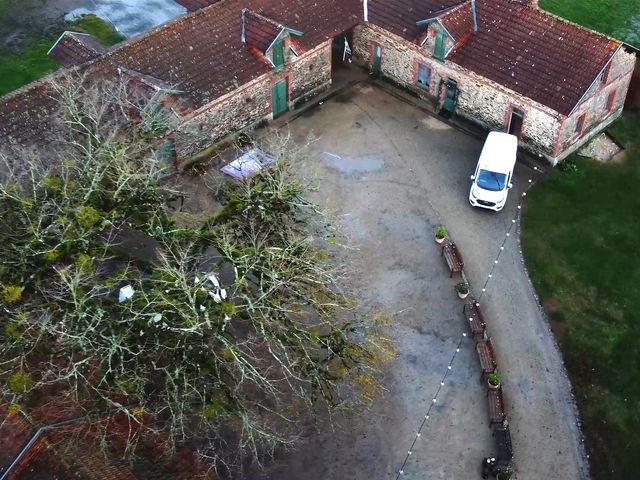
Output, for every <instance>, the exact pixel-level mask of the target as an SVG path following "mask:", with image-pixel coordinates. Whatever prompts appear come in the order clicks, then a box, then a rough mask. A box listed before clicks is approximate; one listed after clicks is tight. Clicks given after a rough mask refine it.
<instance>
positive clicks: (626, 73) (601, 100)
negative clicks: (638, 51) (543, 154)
mask: <svg viewBox="0 0 640 480" xmlns="http://www.w3.org/2000/svg"><path fill="white" fill-rule="evenodd" d="M611 62H612V63H611V68H610V70H609V75H608V78H607V79H606V80H607V81H606V83H603V82H601V81H596V82H595V83H594V85H592V86H591V88H590V89H589V91H588V93H587V95H586V96H585V99H584V100H583V102H582V103H581V104H580V105H579V106H578V108H577V109H576V111H575V112H574V113H573V114H572V115H571V116H570V117H568V118H567V119H566V121H565V122H564V125H563V127H562V133H561V136H560V141H559V142H558V146H557V147H556V149H557V151H558V152H557V153H560V152H562V156H566V155H567V154H568V153H570V152H571V151H574V150H575V149H576V148H578V147H579V146H581V145H583V144H584V143H586V142H587V141H588V140H589V139H590V138H591V137H593V136H594V135H596V134H597V133H598V132H600V131H602V130H603V128H604V127H606V126H607V125H608V124H609V123H611V122H612V121H613V120H615V118H617V117H618V116H619V115H620V114H621V113H622V109H623V107H624V101H625V98H626V96H627V90H628V89H629V83H630V82H631V76H632V75H633V69H634V66H635V62H636V58H635V55H634V54H632V53H627V52H626V51H625V50H624V49H620V50H618V52H617V53H616V54H615V56H614V57H613V59H612V60H611ZM614 92H615V93H614ZM612 93H614V95H615V99H614V103H613V107H612V108H611V109H609V108H608V101H609V95H610V94H612ZM583 115H585V121H584V128H583V130H582V132H580V131H579V128H578V127H579V121H580V118H581V117H582V116H583Z"/></svg>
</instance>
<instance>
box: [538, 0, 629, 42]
mask: <svg viewBox="0 0 640 480" xmlns="http://www.w3.org/2000/svg"><path fill="white" fill-rule="evenodd" d="M540 8H542V9H544V10H547V11H549V12H551V13H554V14H556V15H558V16H560V17H563V18H566V19H568V20H571V21H572V22H575V23H579V24H580V25H584V26H585V27H588V28H591V29H593V30H597V31H599V32H602V33H605V34H607V35H611V36H614V37H616V38H619V39H621V40H624V41H627V42H629V43H632V44H636V43H639V42H638V41H639V40H640V37H639V36H638V28H639V27H640V0H580V1H575V0H540Z"/></svg>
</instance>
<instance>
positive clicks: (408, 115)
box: [248, 83, 588, 480]
mask: <svg viewBox="0 0 640 480" xmlns="http://www.w3.org/2000/svg"><path fill="white" fill-rule="evenodd" d="M286 128H289V129H290V130H291V133H292V135H293V136H294V138H296V139H297V140H299V141H304V139H305V138H307V136H308V135H309V134H310V133H313V134H315V135H316V136H317V137H319V140H318V141H317V142H316V143H315V144H314V145H313V149H314V153H315V155H314V156H315V163H314V165H313V166H309V169H310V170H309V172H313V173H314V174H316V175H317V176H318V177H319V179H320V180H321V183H320V185H321V188H320V192H319V193H318V201H320V202H321V203H323V204H324V205H325V206H326V207H327V208H328V209H329V210H330V211H332V212H333V213H334V214H335V215H337V218H338V219H339V223H341V225H342V227H343V229H344V230H345V232H346V233H347V234H348V235H349V237H350V241H351V244H353V245H355V246H357V249H356V250H350V251H347V252H345V253H344V254H343V258H342V260H344V261H345V262H348V264H349V265H351V266H352V267H353V268H352V269H353V271H354V274H353V275H352V276H351V278H350V279H349V284H350V285H351V286H352V288H353V293H354V294H355V295H357V296H358V297H359V298H360V299H361V301H362V302H363V303H364V305H365V307H371V306H381V307H383V308H384V309H386V310H388V311H391V312H394V313H395V314H396V315H395V320H394V323H393V329H392V332H391V336H392V337H393V339H394V340H395V342H396V344H397V346H398V357H397V359H396V360H395V361H394V362H393V364H392V365H390V366H389V367H388V368H387V369H386V379H385V386H386V388H387V389H388V394H387V395H386V396H385V397H384V398H382V399H381V400H380V401H379V402H377V403H376V405H374V407H373V408H372V409H371V411H363V412H356V414H355V415H352V416H347V417H346V419H342V420H339V421H338V423H337V425H336V426H335V428H334V429H333V430H332V429H330V428H327V427H326V425H324V426H322V427H321V428H320V432H319V433H316V432H315V430H313V429H309V432H308V436H307V438H306V439H305V440H304V441H303V442H302V443H301V445H300V448H299V449H298V450H297V451H295V452H292V453H291V454H289V455H286V456H283V457H282V458H279V459H278V460H277V462H276V463H275V465H273V466H271V467H270V468H269V469H268V470H267V471H266V472H263V474H262V477H264V478H272V479H278V480H294V479H295V480H299V479H307V478H308V479H331V480H343V479H344V480H373V479H376V480H377V479H393V478H395V474H396V472H397V470H398V468H399V466H400V464H401V463H402V461H403V459H404V457H405V456H406V454H407V449H408V448H409V446H410V445H411V442H412V441H413V439H414V438H415V433H416V429H417V428H418V426H419V424H420V423H421V421H422V419H423V417H424V412H425V411H426V409H427V408H428V406H429V404H430V403H431V400H432V397H433V395H434V393H435V391H436V390H437V388H438V386H439V382H440V379H441V377H442V375H443V373H444V372H445V371H446V368H447V365H448V363H449V362H450V360H451V357H452V354H453V353H454V352H455V348H456V345H457V342H458V340H459V339H460V335H461V332H463V331H465V324H464V319H463V318H462V315H461V309H462V302H461V301H460V300H458V299H457V297H456V295H455V293H454V292H453V285H454V284H455V283H456V281H457V280H456V279H455V278H453V279H450V278H449V276H448V274H447V272H446V270H445V266H444V262H443V260H442V258H441V257H440V256H439V249H438V248H437V247H436V245H435V243H434V242H433V238H432V232H433V228H434V227H435V226H436V225H438V224H440V223H443V224H445V225H446V226H447V227H448V229H449V231H450V234H451V236H452V237H453V239H454V240H455V241H456V242H457V243H458V245H459V246H460V248H461V251H462V252H463V254H464V257H465V262H466V267H465V271H466V274H467V276H468V278H469V280H470V282H471V284H472V286H473V287H474V288H476V289H480V288H481V287H482V285H483V284H484V282H485V280H486V279H487V275H488V273H489V271H490V269H491V267H492V266H493V265H494V260H495V258H496V256H497V254H498V252H499V251H500V245H501V244H502V241H503V240H504V238H505V232H506V231H507V229H508V228H509V226H510V224H511V220H512V219H513V218H515V217H516V213H517V209H516V205H517V202H518V200H519V198H520V196H521V192H522V190H521V188H523V187H526V186H527V185H528V180H529V179H532V180H534V179H535V172H533V171H532V170H530V169H529V168H527V167H525V166H524V165H522V164H518V166H517V168H516V176H515V178H516V180H515V188H514V190H513V191H512V192H511V194H510V199H509V201H508V204H507V207H506V208H505V210H504V211H503V212H501V213H497V214H496V213H492V212H485V211H480V210H475V209H472V208H471V207H470V206H469V205H468V203H467V194H468V186H469V183H468V182H469V175H470V174H471V173H472V171H473V169H474V167H475V162H476V159H477V157H478V154H479V153H480V150H481V148H482V142H481V141H479V140H477V139H474V138H471V137H469V136H467V135H465V134H463V133H461V132H460V131H458V130H456V129H454V128H452V127H450V126H448V125H446V124H444V123H442V122H441V121H439V120H438V119H436V118H433V117H431V116H429V115H427V114H425V113H424V112H422V111H420V110H419V109H417V108H415V107H413V106H411V105H409V104H407V103H404V102H402V101H400V100H398V99H396V98H394V97H392V96H390V95H388V94H387V93H385V92H384V91H382V90H380V89H378V88H377V87H374V86H371V85H369V84H367V83H360V84H357V85H356V86H354V87H351V88H350V89H348V90H346V91H345V92H343V93H342V94H341V95H339V96H338V97H336V98H334V99H332V100H330V101H327V102H325V103H324V104H323V105H322V106H319V107H318V108H315V109H313V110H310V111H309V112H307V113H306V114H304V115H303V116H301V117H299V118H298V119H297V120H295V121H294V122H292V123H291V124H289V126H288V127H286ZM514 231H515V230H514ZM517 237H518V236H517V235H512V236H510V237H509V238H508V240H507V242H506V244H505V250H504V252H503V253H502V256H501V257H500V263H499V264H498V265H496V268H495V270H494V275H493V278H492V279H491V281H490V283H489V285H488V288H487V292H486V294H485V295H484V297H483V300H482V305H483V310H484V312H485V315H486V316H487V323H488V326H489V329H490V333H491V334H492V337H493V340H494V345H495V347H496V351H497V355H498V361H499V364H500V366H501V370H502V372H503V374H504V377H505V378H504V389H505V400H506V403H507V410H508V415H509V419H510V424H511V430H512V437H513V442H514V449H515V452H516V456H515V459H514V463H515V468H516V472H517V478H518V479H532V480H542V479H545V480H546V479H556V478H557V479H563V480H574V479H575V480H577V479H583V478H587V477H588V473H587V462H586V458H585V453H584V450H583V448H582V444H581V440H580V431H579V428H578V425H577V420H576V410H575V408H574V404H573V401H572V397H571V394H570V385H569V382H568V380H567V378H566V375H565V372H564V367H563V364H562V360H561V357H560V354H559V352H558V349H557V347H556V344H555V342H554V339H553V337H552V335H551V333H550V330H549V328H548V327H547V323H546V320H545V318H544V316H543V314H542V313H541V310H540V309H539V307H538V304H537V302H536V299H535V296H534V292H533V289H532V286H531V284H530V282H529V279H528V276H527V274H526V272H525V270H524V267H523V264H522V257H521V255H520V251H519V243H518V238H517ZM487 416H488V410H487V405H486V399H485V386H484V385H481V384H480V382H479V365H478V363H477V359H476V356H475V351H474V350H473V344H472V342H471V341H470V340H468V339H465V340H464V341H463V343H462V346H461V350H460V353H459V354H458V355H457V357H456V358H455V361H454V363H453V369H452V371H451V376H450V377H449V378H448V380H447V382H446V384H445V386H444V387H443V388H442V390H441V393H440V395H439V396H438V401H437V404H436V405H435V407H434V409H433V411H432V415H431V416H430V419H429V421H428V422H427V426H426V427H425V430H424V431H423V433H422V435H421V438H420V441H419V442H418V444H417V445H416V447H415V448H414V450H413V452H412V455H411V456H410V458H409V462H408V463H407V465H406V467H405V474H404V478H409V479H429V480H432V479H456V480H466V479H469V480H471V479H477V478H480V475H479V465H480V461H481V458H482V457H484V456H486V455H490V454H492V453H493V452H494V449H493V443H492V439H491V434H490V429H489V428H488V419H487ZM248 478H257V476H256V475H252V476H250V477H248Z"/></svg>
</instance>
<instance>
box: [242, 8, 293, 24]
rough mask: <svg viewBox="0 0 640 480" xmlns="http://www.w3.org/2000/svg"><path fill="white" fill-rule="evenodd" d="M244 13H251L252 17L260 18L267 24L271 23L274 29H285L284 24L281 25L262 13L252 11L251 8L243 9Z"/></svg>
mask: <svg viewBox="0 0 640 480" xmlns="http://www.w3.org/2000/svg"><path fill="white" fill-rule="evenodd" d="M242 11H243V12H245V13H249V14H251V15H254V16H256V17H258V18H259V19H260V20H264V21H265V22H267V23H271V24H272V25H273V26H274V27H278V28H285V26H284V25H283V24H282V23H279V22H277V21H275V20H274V19H272V18H269V17H265V16H264V15H262V14H261V13H258V12H256V11H255V10H251V9H250V8H243V9H242Z"/></svg>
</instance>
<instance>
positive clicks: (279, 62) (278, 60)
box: [273, 40, 284, 68]
mask: <svg viewBox="0 0 640 480" xmlns="http://www.w3.org/2000/svg"><path fill="white" fill-rule="evenodd" d="M273 64H274V65H275V66H276V68H282V67H284V46H283V44H282V40H279V41H278V42H276V43H275V44H274V45H273Z"/></svg>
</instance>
